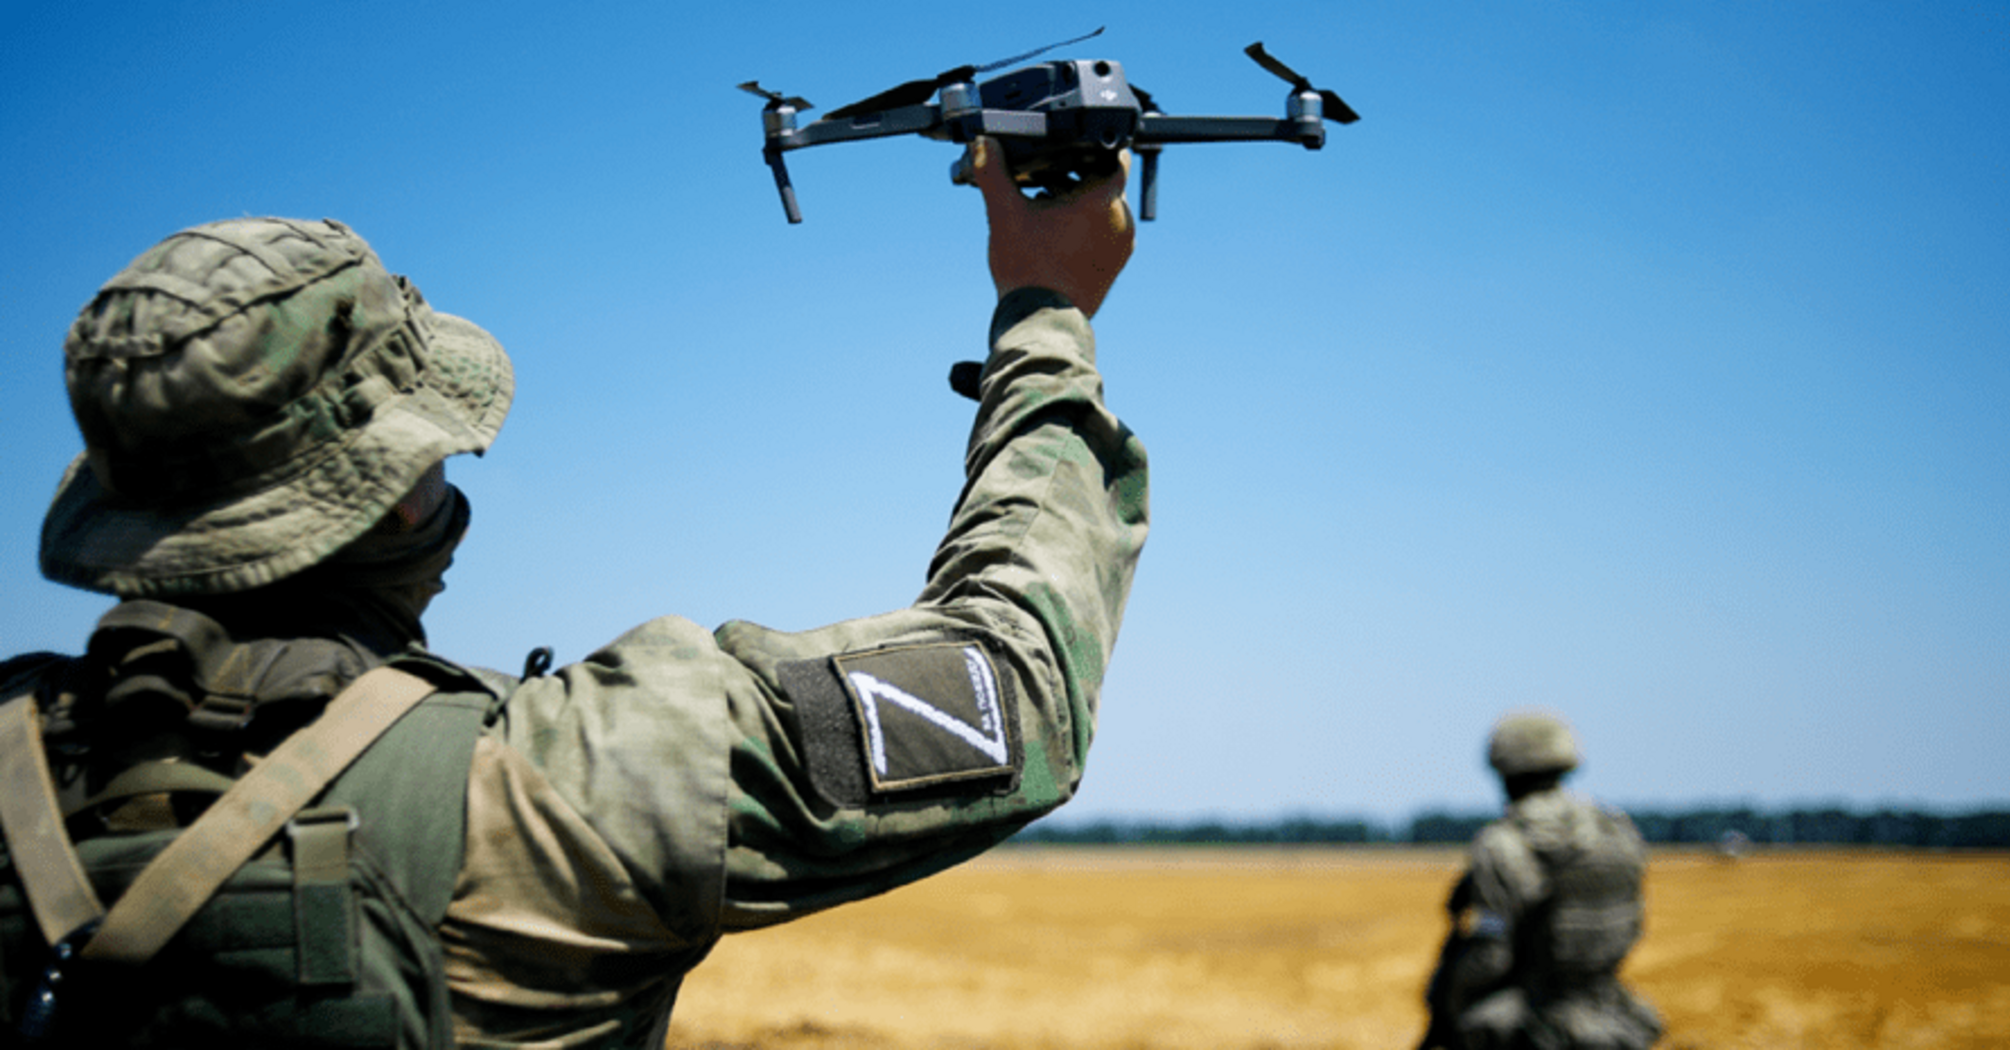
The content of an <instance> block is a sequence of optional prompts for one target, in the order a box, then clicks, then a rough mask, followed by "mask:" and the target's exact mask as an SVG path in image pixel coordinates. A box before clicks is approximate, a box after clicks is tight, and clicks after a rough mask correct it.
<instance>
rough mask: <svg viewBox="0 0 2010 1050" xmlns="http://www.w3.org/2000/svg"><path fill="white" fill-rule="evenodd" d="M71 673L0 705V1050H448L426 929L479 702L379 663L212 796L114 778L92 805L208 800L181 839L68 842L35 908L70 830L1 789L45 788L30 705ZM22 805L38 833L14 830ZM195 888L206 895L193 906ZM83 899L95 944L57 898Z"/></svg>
mask: <svg viewBox="0 0 2010 1050" xmlns="http://www.w3.org/2000/svg"><path fill="white" fill-rule="evenodd" d="M72 663H73V662H72V661H65V660H52V661H48V662H45V663H43V664H42V665H41V666H40V667H39V668H37V669H36V671H35V672H34V673H32V674H29V675H27V676H26V680H25V681H17V683H16V684H15V685H14V686H13V687H11V688H10V689H9V690H8V692H7V693H5V694H0V700H7V701H12V702H10V703H9V704H8V705H7V707H6V708H4V709H0V791H5V792H6V793H7V797H6V802H5V805H7V806H9V807H11V808H12V809H13V810H14V812H12V813H10V814H9V817H8V820H7V821H6V824H7V828H6V839H7V841H6V845H5V847H4V848H0V1014H4V1016H0V1022H4V1024H0V1046H16V1045H18V1046H39V1045H49V1046H79V1047H84V1046H88V1047H104V1046H159V1047H181V1046H201V1047H270V1046H287V1047H294V1046H303V1047H422V1046H446V1045H450V1044H451V1042H452V1018H451V1010H450V1007H449V1004H448V999H447V992H446V983H445V978H444V969H443V962H442V957H441V949H440V944H439V938H438V933H437V931H438V929H439V925H440V922H441V920H442V919H443V918H444V916H445V914H446V910H447V906H448V904H449V903H450V902H451V898H452V893H453V886H454V881H455V878H456V876H457V874H458V872H459V870H460V866H461V858H462V851H463V845H464V840H465V830H466V790H467V777H468V769H469V764H470V762H471V761H472V756H473V751H474V745H475V741H476V739H477V737H478V736H479V735H480V733H481V730H482V727H483V725H484V723H485V721H486V720H488V719H489V718H490V717H491V716H492V715H493V714H494V713H495V711H496V709H497V701H496V700H495V698H494V695H493V694H492V693H491V692H490V691H488V690H487V689H486V688H485V687H484V686H483V685H482V684H481V683H480V682H479V681H478V680H476V679H475V678H473V677H472V676H471V675H469V674H468V673H467V672H465V671H462V670H460V669H458V668H455V667H453V666H452V665H449V664H445V663H443V662H439V661H435V660H432V659H430V658H428V657H424V656H422V655H414V656H412V657H405V656H400V657H399V658H397V659H396V660H394V661H393V663H394V664H395V665H396V669H391V668H386V669H380V670H378V671H374V672H371V673H370V674H368V675H366V676H364V677H363V678H360V679H358V680H357V681H356V683H354V684H353V685H352V686H351V687H350V688H349V689H347V690H345V691H344V692H343V693H342V695H341V696H339V697H337V698H336V699H335V700H333V701H330V702H327V703H326V708H327V710H326V711H325V713H323V714H321V715H320V716H319V717H318V718H316V719H314V720H313V721H312V722H311V723H310V724H309V726H308V727H307V728H306V729H301V730H298V731H296V732H293V733H292V734H291V735H289V736H287V737H286V738H285V741H284V742H283V743H282V744H281V745H280V746H279V747H277V748H275V749H274V750H272V751H271V752H270V753H269V754H266V755H265V757H264V758H263V759H261V760H260V761H259V762H258V763H257V764H256V765H254V766H252V768H251V770H250V771H249V772H247V773H245V774H244V775H243V776H242V777H241V778H239V779H237V780H236V781H234V782H233V781H232V780H230V779H229V778H227V777H223V776H221V775H219V774H216V773H214V772H211V771H207V770H203V769H197V768H193V766H192V764H190V763H180V762H175V763H159V762H154V763H143V764H141V765H138V766H135V767H133V769H131V770H129V771H128V772H127V773H124V774H121V775H120V776H119V777H117V778H115V779H114V780H113V781H112V783H111V785H110V786H109V787H108V788H107V789H106V790H105V791H104V792H100V793H99V797H98V798H97V799H95V800H94V804H100V805H101V804H103V803H104V802H106V801H107V797H108V796H109V801H111V802H118V801H119V800H120V799H123V798H127V797H140V796H146V797H149V798H153V797H163V796H172V797H173V798H175V799H176V800H178V801H179V800H180V799H181V798H182V797H183V796H185V795H189V794H198V795H200V794H216V793H218V792H221V794H220V795H219V796H218V797H217V798H216V799H215V801H213V802H209V804H208V808H207V809H206V810H205V811H204V812H202V814H201V816H200V817H199V818H198V819H196V820H195V821H194V822H193V823H189V824H186V825H184V826H181V827H175V828H168V829H165V830H149V831H132V832H118V831H114V832H110V833H104V834H98V835H95V836H92V837H84V838H82V839H81V840H80V841H77V842H75V843H74V846H73V847H72V848H73V850H74V854H73V855H74V858H75V865H74V869H73V870H74V871H75V873H76V875H77V876H78V878H77V879H76V880H75V881H76V887H75V888H74V890H73V891H72V892H69V893H63V892H55V893H52V892H49V891H48V890H47V889H46V886H47V885H48V884H49V883H50V882H51V881H55V882H57V883H60V882H61V878H60V872H59V873H58V875H57V876H53V877H52V876H51V875H49V874H48V872H49V870H50V868H51V865H50V864H49V863H48V858H50V857H60V856H61V847H66V846H70V843H69V842H68V841H67V839H68V835H67V834H61V832H62V829H63V826H64V824H65V823H66V822H67V823H70V824H72V825H74V824H75V823H76V821H75V819H74V817H75V814H66V815H65V816H64V817H57V816H56V815H55V813H56V806H55V798H54V796H53V793H52V792H51V791H50V789H49V788H48V787H43V788H41V790H40V791H39V795H37V793H36V792H33V791H29V790H26V789H25V788H24V787H23V786H22V785H23V784H25V783H29V782H31V781H32V779H33V778H35V777H37V776H39V777H41V778H42V780H43V781H44V783H46V782H47V778H48V772H47V770H48V767H47V766H46V765H41V764H40V763H37V762H35V761H34V760H35V759H38V758H41V757H42V755H43V752H42V749H41V747H40V746H39V743H38V742H35V738H36V735H37V733H38V731H39V723H40V722H41V720H42V717H43V713H42V711H41V710H39V708H40V707H41V706H43V705H46V704H47V703H48V702H49V695H50V692H51V684H52V683H54V682H57V681H59V680H60V679H61V678H62V676H63V674H64V673H65V672H66V671H68V670H70V669H71V665H72ZM18 666H19V665H17V667H18ZM0 677H4V676H0ZM15 677H16V678H17V679H19V678H20V676H18V675H17V676H15ZM386 683H389V684H390V689H389V692H386V689H385V687H386ZM0 685H4V682H0ZM38 694H39V696H38ZM38 700H39V701H40V702H39V703H38ZM387 704H390V705H392V709H390V710H388V711H387V708H386V705H387ZM400 712H402V713H400ZM393 719H394V721H393ZM359 720H360V721H359ZM373 722H374V724H372V723H373ZM385 722H389V724H388V726H386V725H384V724H383V723H385ZM9 727H11V729H10V728H9ZM24 737H25V740H24ZM29 742H35V746H30V743H29ZM345 749H346V753H345ZM38 767H39V768H38ZM175 767H179V768H175ZM316 780H319V784H316V783H315V781H316ZM121 781H124V782H125V783H124V785H123V786H122V785H121ZM273 785H277V787H274V786H273ZM322 785H325V786H322ZM288 792H291V793H292V794H293V795H295V796H297V797H294V798H291V799H290V800H289V799H287V798H286V796H287V794H288ZM25 796H36V797H37V800H38V801H39V802H40V804H41V805H42V806H44V807H45V809H46V811H47V813H48V818H47V819H46V820H43V821H42V822H41V823H40V824H37V823H36V822H35V821H34V819H33V818H32V816H30V817H27V818H24V817H22V816H21V815H20V812H19V810H20V805H19V804H17V803H16V801H15V800H17V799H20V798H22V797H25ZM205 801H206V800H205ZM24 828H25V830H24ZM247 828H249V829H253V830H251V831H249V832H248V833H247V832H245V829H247ZM219 829H221V830H219ZM52 830H53V831H55V832H57V833H58V834H59V837H58V839H54V840H52V839H51V837H50V832H51V831H52ZM184 839H186V840H187V841H185V842H184V841H183V840H184ZM177 842H182V847H181V849H180V850H175V849H172V848H171V847H174V846H175V844H176V843H177ZM231 850H236V851H238V852H239V853H241V854H242V855H243V856H245V857H248V858H249V859H248V860H245V861H243V862H242V863H238V861H237V858H235V857H228V856H225V855H226V854H228V853H229V852H230V851H231ZM31 853H32V854H34V856H33V857H31V856H30V854H31ZM37 857H39V858H42V859H41V860H39V861H38V860H36V859H35V858H37ZM169 858H171V859H172V862H170V859H169ZM157 860H159V861H160V862H161V863H160V864H159V865H158V866H155V862H156V861H157ZM24 862H25V863H24ZM54 867H55V868H56V869H60V868H61V867H63V865H61V864H57V865H55V866H54ZM38 868H39V869H41V873H40V874H39V875H38V874H36V873H35V871H34V870H33V869H38ZM205 868H207V869H210V870H209V871H208V872H204V871H203V869H205ZM189 872H195V873H197V874H196V875H190V874H188V873H189ZM203 876H207V877H210V878H213V879H220V880H221V885H220V886H217V887H215V889H214V891H213V892H209V891H207V890H205V888H204V887H203V886H202V885H201V878H202V877H203ZM38 881H39V882H40V883H41V885H37V882H38ZM86 884H87V889H86V888H84V887H85V886H86ZM136 885H137V888H135V886H136ZM31 886H34V887H35V889H34V890H32V891H31V890H30V888H29V887H31ZM128 890H132V894H131V895H130V896H131V897H132V899H131V900H128V896H129V894H128ZM92 895H95V897H96V900H97V901H102V902H105V903H106V905H108V906H109V909H110V910H109V913H106V914H102V925H99V922H98V921H93V920H92V918H91V913H90V910H89V907H90V905H87V904H77V903H75V900H74V899H73V898H77V899H81V898H88V897H90V896H92ZM65 901H68V902H69V903H67V904H66V903H65ZM52 902H53V903H52ZM90 904H96V901H92V902H90ZM80 920H81V921H80ZM72 927H74V928H72ZM65 928H68V932H66V933H62V932H51V931H52V929H53V930H63V929H65ZM52 939H53V940H57V941H58V942H59V943H58V944H57V945H55V946H54V947H52V946H51V944H50V943H49V942H50V940H52Z"/></svg>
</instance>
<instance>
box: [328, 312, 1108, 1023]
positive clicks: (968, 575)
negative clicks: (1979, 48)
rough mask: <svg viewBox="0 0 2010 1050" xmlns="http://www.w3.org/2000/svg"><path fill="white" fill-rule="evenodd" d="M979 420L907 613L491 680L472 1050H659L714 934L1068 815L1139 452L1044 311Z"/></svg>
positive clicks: (676, 635) (685, 639) (453, 926)
mask: <svg viewBox="0 0 2010 1050" xmlns="http://www.w3.org/2000/svg"><path fill="white" fill-rule="evenodd" d="M980 394H981V400H980V403H979V406H978V410H977V416H976V421H975V424H974V426H973V429H972V432H971V436H970V440H969V445H968V450H967V455H966V476H967V480H966V484H965V486H964V489H963V492H962V495H961V498H960V499H959V501H958V503H957V505H956V508H955V512H954V514H953V516H952V517H951V520H950V524H949V529H948V533H947V535H946V536H945V537H944V538H943V540H942V542H941V544H940V546H939V547H938V548H937V550H936V552H935V555H934V558H933V560H932V562H931V563H930V566H929V573H928V577H927V582H926V584H925V585H924V587H923V588H922V591H921V593H920V595H919V596H918V597H917V599H916V600H915V602H914V604H913V605H911V606H909V607H908V608H905V609H901V610H898V611H894V612H888V613H884V614H881V615H877V616H869V617H866V618H863V619H858V620H851V621H846V622H843V623H838V624H833V625H831V626H828V627H824V628H821V629H817V630H812V631H805V632H801V633H782V632H777V631H772V630H768V629H766V628H763V627H759V626H757V625H755V624H752V623H747V622H742V621H734V622H730V623H727V624H725V625H723V626H721V627H719V628H718V629H717V630H714V631H708V630H705V629H703V628H701V627H699V626H698V625H696V624H694V623H691V622H690V621H688V620H683V619H678V618H674V617H664V618H661V619H656V620H652V621H650V622H648V623H644V624H642V625H641V626H639V627H636V628H634V629H633V630H631V631H629V632H628V633H626V634H624V635H622V636H621V637H619V638H617V639H615V640H613V641H612V642H610V643H608V644H607V645H605V646H604V647H602V648H601V649H599V650H598V651H596V652H594V653H592V654H591V655H589V656H588V657H586V658H585V659H584V660H582V661H580V662H578V663H575V664H571V665H569V666H565V667H561V668H558V669H556V670H553V671H551V672H550V673H545V674H538V675H535V676H533V677H529V678H525V679H523V680H521V681H519V680H517V679H514V678H509V677H507V676H504V675H500V674H495V673H492V672H479V677H480V678H481V680H482V681H484V682H485V683H487V684H488V685H489V686H490V687H491V688H493V689H494V690H495V691H496V692H497V693H498V694H500V695H502V696H504V697H506V702H505V703H504V704H502V705H501V711H500V715H499V717H498V718H497V720H496V721H495V722H494V723H493V724H492V725H491V726H490V727H489V728H488V729H487V730H486V731H485V732H484V734H483V735H482V736H481V737H480V738H479V739H478V740H477V741H476V743H475V745H474V755H473V759H472V763H471V766H470V770H469V774H468V794H467V807H466V817H467V820H466V833H465V836H464V853H463V855H462V861H461V864H460V868H459V875H458V876H457V878H456V881H455V886H454V890H453V897H452V901H451V903H450V904H449V905H448V907H447V911H446V917H445V920H444V921H443V923H442V924H441V927H440V940H441V945H442V949H443V953H444V970H445V975H446V982H447V985H448V991H449V993H450V995H451V1004H452V1012H453V1025H454V1034H455V1037H456V1040H457V1042H460V1043H462V1044H467V1045H481V1046H519V1045H531V1044H535V1045H538V1046H546V1047H553V1046H558V1047H562V1046H584V1045H593V1046H610V1045H612V1046H634V1047H644V1046H646V1047H650V1048H652V1050H654V1048H655V1047H660V1046H661V1045H662V1043H663V1038H664V1031H665V1028H666V1027H667V1025H668V1020H669V1014H670V1011H671V1008H672V1006H673V1005H674V1003H675V1000H676V995H677V991H678V988H679V986H680V984H681V983H682V980H683V977H684V975H685V974H686V973H687V972H689V970H690V969H691V968H692V967H693V966H695V965H696V964H697V963H698V962H699V960H701V959H702V958H703V957H704V956H705V954H706V953H707V952H708V951H709V950H710V949H711V947H712V946H713V945H714V944H715V943H716V942H717V941H718V939H719V938H720V937H721V936H722V935H723V934H725V933H730V932H735V931H742V930H751V929H756V928H759V927H763V926H768V925H772V924H775V923H780V922H785V921H788V920H790V919H794V918H798V917H801V916H804V915H808V914H810V913H813V912H815V911H818V910H820V909H823V908H827V907H831V906H833V905H838V904H842V903H846V902H849V901H855V900H859V899H861V898H865V897H869V896H872V895H875V894H878V893H883V892H885V891H887V890H890V889H893V888H895V887H897V886H900V885H903V884H905V883H908V882H912V881H914V880H916V879H919V878H922V877H925V876H927V875H930V874H934V873H936V872H939V871H941V870H943V869H945V868H948V867H950V866H952V865H954V864H956V863H959V862H961V861H963V860H966V859H968V858H970V857H972V856H974V855H976V854H978V853H980V852H982V851H983V850H985V849H987V848H989V847H991V846H993V845H995V844H996V843H998V842H1000V841H1002V840H1003V839H1005V838H1006V837H1008V836H1009V835H1011V834H1012V833H1013V832H1014V831H1016V830H1017V829H1018V828H1020V827H1021V826H1023V825H1024V824H1025V823H1027V822H1028V821H1030V820H1032V819H1034V818H1035V817H1038V816H1040V815H1041V814H1043V813H1046V812H1047V811H1049V810H1051V809H1053V808H1054V807H1056V806H1058V805H1060V804H1061V803H1062V802H1064V801H1066V800H1067V799H1068V798H1069V797H1070V796H1071V795H1072V794H1073V793H1074V790H1075V787H1076V785H1077V783H1078V781H1079V779H1080V777H1081V775H1082V768H1083V762H1084V759H1085V756H1086V754H1087V751H1088V748H1089V743H1090V738H1091V737H1092V736H1093V734H1094V730H1095V721H1096V709H1097V701H1098V693H1099V690H1100V687H1101V683H1102V679H1103V672H1104V668H1105V666H1106V665H1107V662H1108V660H1109V658H1110V653H1111V650H1112V648H1113V647H1114V645H1115V642H1116V636H1117V627H1118V622H1119V620H1120V619H1121V617H1122V613H1123V607H1124V602H1125V599H1126V596H1127V594H1128V592H1129V589H1130V582H1131V576H1132V572H1133V569H1134V567H1135V564H1136V560H1137V557H1138V554H1139V551H1140V549H1141V548H1142V546H1143V543H1144V539H1145V532H1146V466H1145V455H1144V449H1143V447H1142V445H1140V444H1139V442H1138V441H1137V439H1136V438H1135V437H1134V436H1133V435H1132V434H1131V433H1130V431H1129V430H1128V429H1126V428H1125V427H1124V425H1123V424H1122V423H1121V422H1119V421H1118V420H1117V419H1116V417H1115V416H1113V415H1112V414H1111V413H1110V412H1109V411H1108V410H1107V409H1106V408H1105V407H1104V405H1103V401H1102V381H1101V377H1100V375H1099V374H1098V373H1097V371H1096V368H1095V358H1094V344H1093V339H1092V336H1091V333H1090V331H1089V326H1088V323H1087V319H1086V318H1085V317H1084V316H1083V315H1082V314H1081V313H1080V312H1079V311H1077V310H1075V309H1073V308H1072V307H1070V306H1069V305H1068V304H1067V303H1066V302H1065V301H1064V300H1062V299H1060V298H1058V297H1056V296H1054V295H1052V294H1051V293H1046V292H1039V291H1021V292H1015V293H1013V294H1012V295H1010V296H1008V297H1006V298H1005V300H1003V301H1002V302H1001V303H1000V304H999V306H998V309H997V311H996V313H995V315H994V317H993V321H992V329H991V353H990V357H989V360H988V361H987V362H986V365H985V368H984V372H983V377H982V381H981V388H980ZM343 673H344V674H347V675H350V676H353V674H358V673H360V668H356V667H351V668H348V669H346V670H345V671H344V672H343ZM338 677H339V676H338ZM341 684H342V683H340V682H335V683H331V685H330V688H331V689H332V688H339V686H340V685H341Z"/></svg>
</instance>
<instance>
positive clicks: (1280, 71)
mask: <svg viewBox="0 0 2010 1050" xmlns="http://www.w3.org/2000/svg"><path fill="white" fill-rule="evenodd" d="M1242 53H1243V54H1245V55H1248V56H1249V57H1250V58H1253V59H1255V60H1256V64H1257V65H1259V66H1262V67H1263V68H1265V69H1267V70H1269V71H1270V72H1271V73H1273V74H1275V75H1276V76H1277V77H1278V79H1280V80H1283V81H1284V82H1285V83H1287V84H1290V85H1291V86H1292V87H1293V88H1294V89H1296V90H1298V91H1310V92H1313V93H1315V94H1317V95H1318V96H1319V101H1320V104H1321V105H1322V107H1323V108H1324V114H1323V115H1324V116H1326V117H1328V118H1330V119H1332V120H1334V121H1337V122H1339V123H1341V124H1352V123H1354V122H1355V121H1357V120H1360V119H1361V114H1359V113H1356V112H1354V107H1352V106H1349V105H1348V104H1347V103H1345V102H1342V101H1341V100H1340V96H1339V95H1336V94H1334V93H1333V92H1331V91H1325V90H1322V89H1320V88H1315V87H1313V86H1312V82H1311V81H1310V80H1307V79H1305V77H1304V76H1303V75H1301V74H1300V73H1299V72H1298V71H1297V70H1295V69H1292V68H1291V67H1290V66H1287V65H1285V64H1284V63H1282V62H1279V61H1278V60H1277V59H1276V58H1274V57H1272V56H1271V54H1270V52H1268V51H1265V50H1264V49H1263V42H1262V41H1260V40H1259V41H1257V42H1256V43H1254V44H1251V45H1249V46H1248V47H1245V48H1243V49H1242Z"/></svg>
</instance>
